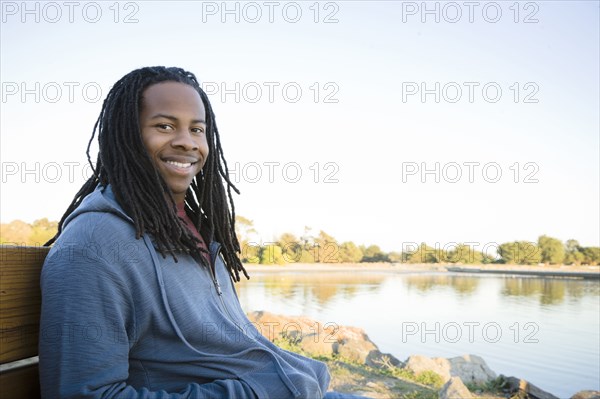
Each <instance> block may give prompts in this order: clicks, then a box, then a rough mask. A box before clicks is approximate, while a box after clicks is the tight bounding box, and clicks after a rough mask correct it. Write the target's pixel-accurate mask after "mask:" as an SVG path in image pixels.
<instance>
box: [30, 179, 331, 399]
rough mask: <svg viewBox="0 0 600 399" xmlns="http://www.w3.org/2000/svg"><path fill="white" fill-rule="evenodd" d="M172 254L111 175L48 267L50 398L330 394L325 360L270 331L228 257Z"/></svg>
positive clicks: (45, 325)
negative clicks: (248, 306) (137, 223)
mask: <svg viewBox="0 0 600 399" xmlns="http://www.w3.org/2000/svg"><path fill="white" fill-rule="evenodd" d="M209 249H210V255H211V259H212V261H213V264H214V265H215V275H214V276H213V273H212V270H210V269H208V268H206V267H204V266H201V265H199V264H198V263H197V262H196V261H195V260H194V259H193V258H192V257H191V256H188V255H185V254H177V258H178V262H177V263H176V262H174V260H173V258H172V257H171V256H167V257H165V258H163V257H162V256H161V255H160V254H158V253H157V251H156V249H155V247H154V245H153V241H152V238H151V237H150V236H148V235H147V234H145V235H144V236H143V237H141V238H140V239H136V238H135V229H134V226H133V223H132V221H131V218H129V217H128V216H127V215H126V214H125V213H124V212H123V210H122V208H121V207H120V206H119V204H118V203H117V201H116V200H115V197H114V194H113V192H112V190H111V188H110V186H107V187H102V186H98V188H97V189H96V190H95V191H94V192H93V193H91V194H90V195H88V196H87V197H86V198H85V199H84V200H83V202H82V203H81V205H80V206H79V207H78V208H77V209H76V210H75V211H74V212H73V213H72V214H71V215H70V216H69V218H68V219H67V220H66V221H65V227H64V230H63V232H62V234H61V235H60V237H59V238H58V240H57V241H56V243H55V244H54V246H53V248H52V249H51V250H50V253H49V254H48V257H47V258H46V261H45V263H44V267H43V269H42V276H41V287H42V315H41V326H40V340H39V345H40V346H39V356H40V381H41V389H42V397H44V398H70V397H78V398H82V397H85V398H87V397H102V398H209V397H210V398H236V399H238V398H239V399H242V398H256V397H260V398H277V399H283V398H311V399H312V398H322V397H323V396H324V395H325V391H326V390H327V386H328V384H329V378H330V377H329V373H328V371H327V367H326V365H325V364H323V363H321V362H318V361H315V360H312V359H308V358H305V357H303V356H300V355H297V354H294V353H291V352H287V351H285V350H282V349H280V348H278V347H277V346H275V345H273V344H272V343H271V342H270V341H269V340H267V339H266V338H264V337H263V336H262V335H261V333H260V332H259V331H258V330H257V328H256V326H255V325H253V324H252V323H251V322H250V321H249V320H248V319H247V317H246V315H245V314H244V312H243V311H242V308H241V307H240V304H239V300H238V298H237V294H236V293H235V288H234V286H233V283H232V281H231V278H230V276H229V273H228V272H227V270H226V268H225V265H224V263H223V260H222V258H221V256H220V255H219V250H220V245H219V244H218V243H216V242H212V243H210V246H209Z"/></svg>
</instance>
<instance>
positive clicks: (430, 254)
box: [403, 242, 439, 263]
mask: <svg viewBox="0 0 600 399" xmlns="http://www.w3.org/2000/svg"><path fill="white" fill-rule="evenodd" d="M436 252H437V251H436V250H435V249H434V248H432V247H428V246H427V244H425V243H424V242H422V243H421V245H419V247H418V248H417V249H416V251H414V252H404V253H403V256H404V257H405V259H406V262H408V263H438V262H439V259H438V256H437V255H438V254H437V253H436Z"/></svg>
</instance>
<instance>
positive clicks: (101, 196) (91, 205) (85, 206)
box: [62, 184, 133, 229]
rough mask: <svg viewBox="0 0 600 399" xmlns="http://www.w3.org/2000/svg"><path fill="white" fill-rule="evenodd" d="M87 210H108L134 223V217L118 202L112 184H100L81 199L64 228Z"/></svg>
mask: <svg viewBox="0 0 600 399" xmlns="http://www.w3.org/2000/svg"><path fill="white" fill-rule="evenodd" d="M86 212H108V213H112V214H114V215H117V216H119V217H121V218H123V219H125V220H127V221H128V222H129V223H133V219H131V218H130V217H129V216H127V214H126V213H125V211H123V208H121V206H120V205H119V203H118V202H117V199H116V198H115V194H114V193H113V190H112V187H111V186H110V184H109V185H106V186H102V185H101V184H98V186H96V189H95V190H94V191H93V192H91V193H90V194H88V195H87V196H86V197H85V198H84V199H83V201H81V204H79V206H78V207H77V209H75V210H74V211H73V213H71V214H70V215H69V216H68V217H67V219H66V220H65V222H64V224H63V226H62V228H63V229H64V228H65V227H67V225H68V224H69V223H71V221H73V219H75V218H76V217H77V216H79V215H81V214H83V213H86Z"/></svg>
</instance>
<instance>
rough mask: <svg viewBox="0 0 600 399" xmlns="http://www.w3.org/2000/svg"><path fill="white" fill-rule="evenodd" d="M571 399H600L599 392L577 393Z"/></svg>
mask: <svg viewBox="0 0 600 399" xmlns="http://www.w3.org/2000/svg"><path fill="white" fill-rule="evenodd" d="M571 399H600V391H579V392H577V393H576V394H575V395H573V396H571Z"/></svg>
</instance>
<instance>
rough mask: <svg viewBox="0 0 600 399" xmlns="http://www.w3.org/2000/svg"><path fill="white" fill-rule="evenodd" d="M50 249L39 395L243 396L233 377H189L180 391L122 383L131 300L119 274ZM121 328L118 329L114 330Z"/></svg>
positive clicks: (249, 394) (248, 394)
mask: <svg viewBox="0 0 600 399" xmlns="http://www.w3.org/2000/svg"><path fill="white" fill-rule="evenodd" d="M65 255H66V254H64V253H63V254H62V256H61V254H60V253H58V254H57V253H55V254H54V256H52V254H51V255H50V256H49V259H47V261H46V264H45V265H44V268H43V270H42V279H41V286H42V314H41V321H40V339H39V355H40V382H41V391H42V397H44V398H61V399H62V398H71V397H78V398H95V397H102V398H117V397H118V398H146V399H155V398H216V397H218V398H248V399H250V398H251V399H256V395H255V394H254V392H253V390H252V389H251V388H250V386H249V385H248V384H246V383H245V382H244V381H241V380H237V379H227V380H216V381H213V382H211V383H205V384H198V383H194V382H191V381H190V383H189V384H188V385H187V387H186V388H185V389H184V390H183V391H181V392H166V391H164V390H159V391H150V390H148V389H145V388H142V389H136V388H134V387H133V386H131V385H127V383H126V382H125V381H127V379H128V376H129V348H130V342H129V337H127V334H125V333H123V332H124V331H134V330H135V327H136V326H135V325H134V324H135V317H134V304H133V300H132V298H131V296H130V291H129V289H128V287H127V286H126V285H125V283H124V281H123V279H122V277H121V276H120V275H118V274H117V273H116V272H114V271H112V270H111V268H110V267H109V266H108V265H107V264H106V263H105V262H104V261H103V260H102V259H101V258H97V259H94V260H90V259H80V258H81V257H78V258H77V259H71V261H67V260H68V259H66V258H67V257H66V256H65ZM119 332H120V333H119Z"/></svg>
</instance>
